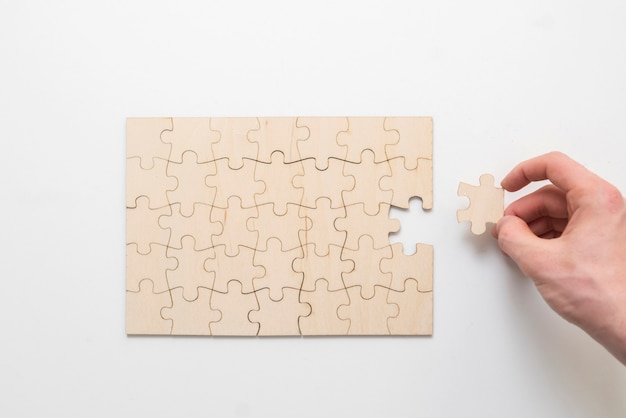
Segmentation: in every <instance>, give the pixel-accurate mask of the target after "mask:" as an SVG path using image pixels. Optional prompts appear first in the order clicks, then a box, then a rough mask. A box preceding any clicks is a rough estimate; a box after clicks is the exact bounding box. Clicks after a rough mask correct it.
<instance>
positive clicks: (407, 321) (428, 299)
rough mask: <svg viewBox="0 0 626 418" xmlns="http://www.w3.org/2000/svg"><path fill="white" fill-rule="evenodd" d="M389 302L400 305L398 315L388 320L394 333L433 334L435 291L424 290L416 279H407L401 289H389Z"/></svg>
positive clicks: (390, 330)
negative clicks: (421, 289) (420, 288)
mask: <svg viewBox="0 0 626 418" xmlns="http://www.w3.org/2000/svg"><path fill="white" fill-rule="evenodd" d="M387 302H389V303H391V304H395V305H397V306H398V309H399V312H398V315H397V316H395V317H392V318H389V319H388V320H387V325H388V327H389V332H390V333H391V334H392V335H432V333H433V292H432V291H429V292H422V291H420V290H419V283H418V282H417V281H416V280H415V279H406V280H405V281H404V283H402V287H401V290H400V291H396V290H389V294H388V296H387Z"/></svg>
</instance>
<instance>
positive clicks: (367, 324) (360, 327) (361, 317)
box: [337, 286, 399, 335]
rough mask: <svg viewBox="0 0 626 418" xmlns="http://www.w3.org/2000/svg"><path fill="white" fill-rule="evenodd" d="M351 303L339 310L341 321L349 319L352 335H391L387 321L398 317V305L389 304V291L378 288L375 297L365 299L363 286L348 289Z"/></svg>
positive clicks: (349, 331) (349, 332) (375, 290)
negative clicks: (362, 292) (362, 295)
mask: <svg viewBox="0 0 626 418" xmlns="http://www.w3.org/2000/svg"><path fill="white" fill-rule="evenodd" d="M347 291H348V296H349V298H350V303H349V304H345V305H341V306H340V307H339V308H338V309H337V315H338V316H339V319H349V320H350V327H349V329H348V334H350V335H389V328H388V327H387V320H388V319H389V318H394V317H396V316H398V314H399V310H398V305H396V304H391V303H387V292H388V291H389V290H388V289H386V288H384V287H381V286H376V287H375V289H374V292H375V294H374V297H372V298H371V299H363V298H362V297H361V286H354V287H349V288H348V289H347Z"/></svg>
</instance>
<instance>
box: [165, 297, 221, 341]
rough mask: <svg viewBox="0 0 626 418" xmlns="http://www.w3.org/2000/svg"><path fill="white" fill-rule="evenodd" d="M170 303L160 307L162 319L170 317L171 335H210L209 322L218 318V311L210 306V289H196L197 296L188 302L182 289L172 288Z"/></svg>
mask: <svg viewBox="0 0 626 418" xmlns="http://www.w3.org/2000/svg"><path fill="white" fill-rule="evenodd" d="M170 292H171V295H172V305H171V307H164V308H163V309H161V316H162V317H163V319H171V320H172V321H173V324H172V332H171V334H172V335H211V329H210V328H209V324H210V323H211V322H217V321H219V320H220V317H221V315H220V312H219V311H216V310H214V309H212V308H211V293H212V291H211V290H210V289H205V288H200V289H198V297H197V298H196V299H195V300H193V301H192V302H189V301H187V300H185V298H184V297H183V289H182V288H180V287H179V288H176V289H172V290H171V291H170Z"/></svg>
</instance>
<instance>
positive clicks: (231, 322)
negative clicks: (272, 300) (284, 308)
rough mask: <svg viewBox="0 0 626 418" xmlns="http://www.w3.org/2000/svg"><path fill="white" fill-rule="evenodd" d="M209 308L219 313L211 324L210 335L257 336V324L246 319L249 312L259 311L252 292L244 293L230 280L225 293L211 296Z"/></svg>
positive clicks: (215, 293)
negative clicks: (218, 317) (218, 316)
mask: <svg viewBox="0 0 626 418" xmlns="http://www.w3.org/2000/svg"><path fill="white" fill-rule="evenodd" d="M211 308H212V309H215V310H217V311H219V312H220V313H221V319H220V320H219V321H218V322H211V323H210V324H209V327H210V329H211V335H257V334H258V332H259V324H258V323H252V322H250V320H249V319H248V315H249V313H250V312H251V311H255V310H256V311H258V310H259V302H258V301H257V299H256V294H255V293H254V292H252V293H249V292H245V291H244V290H243V289H242V286H241V283H240V282H238V281H237V280H231V281H229V282H228V284H227V289H226V291H225V292H223V293H220V292H217V291H214V292H213V293H212V294H211Z"/></svg>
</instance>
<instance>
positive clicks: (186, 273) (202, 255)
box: [167, 235, 215, 301]
mask: <svg viewBox="0 0 626 418" xmlns="http://www.w3.org/2000/svg"><path fill="white" fill-rule="evenodd" d="M182 244H183V245H182V248H181V249H176V248H168V249H167V256H168V257H170V258H172V259H174V260H176V261H177V265H176V267H175V268H174V269H169V270H168V271H167V283H168V284H169V288H170V289H176V288H179V287H180V288H182V289H183V298H185V300H187V301H193V300H196V299H197V298H198V295H199V293H198V291H199V289H200V288H201V287H203V288H206V289H212V288H213V282H214V280H215V272H213V271H206V270H205V269H204V263H205V261H206V260H207V259H209V258H215V251H214V250H213V248H208V249H205V250H199V251H198V250H195V249H194V248H195V247H196V240H195V239H194V238H193V237H192V236H189V235H186V236H184V237H183V238H182Z"/></svg>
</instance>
